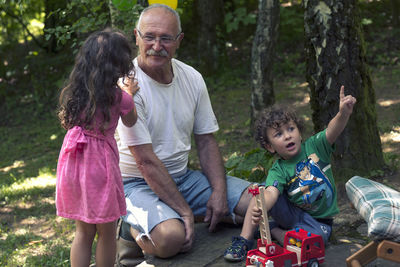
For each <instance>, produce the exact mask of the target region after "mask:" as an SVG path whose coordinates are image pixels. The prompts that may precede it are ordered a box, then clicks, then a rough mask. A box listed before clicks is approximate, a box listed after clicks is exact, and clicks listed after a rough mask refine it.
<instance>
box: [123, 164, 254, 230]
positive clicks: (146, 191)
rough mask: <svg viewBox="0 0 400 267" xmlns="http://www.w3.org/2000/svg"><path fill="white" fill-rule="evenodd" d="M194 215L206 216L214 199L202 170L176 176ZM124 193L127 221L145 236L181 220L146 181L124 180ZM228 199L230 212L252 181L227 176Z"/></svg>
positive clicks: (125, 217) (136, 179) (138, 179)
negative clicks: (172, 221)
mask: <svg viewBox="0 0 400 267" xmlns="http://www.w3.org/2000/svg"><path fill="white" fill-rule="evenodd" d="M173 179H174V180H175V182H176V185H177V187H178V190H179V191H180V192H181V194H182V196H183V197H184V198H185V200H186V202H187V203H188V204H189V206H190V208H191V209H192V212H193V214H194V215H195V216H196V215H203V216H205V215H206V210H207V207H206V206H207V201H208V199H209V198H210V196H211V193H212V188H211V185H210V183H209V182H208V179H207V177H206V176H205V175H204V174H203V173H202V172H200V171H193V170H188V171H187V172H186V173H185V174H184V175H182V176H179V177H173ZM123 180H124V191H125V200H126V209H127V215H126V216H124V217H123V220H124V221H125V222H127V223H129V224H130V225H131V226H132V227H133V228H134V229H136V230H137V231H139V233H141V235H146V236H148V235H149V233H150V231H151V230H152V229H153V228H154V227H155V226H156V225H158V224H159V223H161V222H163V221H165V220H168V219H180V220H182V219H181V217H180V216H179V214H178V213H177V212H176V211H175V210H173V209H171V208H170V207H169V206H168V205H167V204H165V203H164V202H163V201H161V200H160V199H159V198H158V196H157V195H156V194H155V193H154V192H153V191H152V190H151V189H150V187H149V186H148V184H147V183H146V181H145V180H144V179H142V178H124V179H123ZM226 183H227V200H228V208H229V213H230V214H231V215H232V216H233V210H234V209H235V207H236V205H237V204H238V203H239V200H240V197H241V195H242V193H243V191H244V190H246V188H247V187H248V186H249V185H250V183H249V182H247V181H245V180H242V179H239V178H236V177H232V176H227V177H226Z"/></svg>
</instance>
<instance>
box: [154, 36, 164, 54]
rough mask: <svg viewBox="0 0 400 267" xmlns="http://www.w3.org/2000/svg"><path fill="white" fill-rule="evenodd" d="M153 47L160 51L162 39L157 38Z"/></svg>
mask: <svg viewBox="0 0 400 267" xmlns="http://www.w3.org/2000/svg"><path fill="white" fill-rule="evenodd" d="M153 49H154V50H155V51H160V50H161V49H162V45H161V39H159V38H156V39H155V40H154V43H153Z"/></svg>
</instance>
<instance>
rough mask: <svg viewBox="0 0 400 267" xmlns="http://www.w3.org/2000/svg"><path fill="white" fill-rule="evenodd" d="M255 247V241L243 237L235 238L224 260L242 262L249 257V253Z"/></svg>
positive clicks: (226, 251)
mask: <svg viewBox="0 0 400 267" xmlns="http://www.w3.org/2000/svg"><path fill="white" fill-rule="evenodd" d="M252 247H253V240H247V239H246V238H244V237H241V236H234V237H233V238H232V244H231V246H230V247H229V248H227V249H226V250H225V253H224V258H225V260H227V261H235V262H238V261H242V260H243V259H245V258H246V256H247V251H249V249H251V248H252Z"/></svg>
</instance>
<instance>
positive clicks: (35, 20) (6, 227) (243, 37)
mask: <svg viewBox="0 0 400 267" xmlns="http://www.w3.org/2000/svg"><path fill="white" fill-rule="evenodd" d="M259 2H260V3H261V2H266V1H261V0H260V1H256V0H250V1H244V0H224V1H222V0H220V1H219V0H218V1H206V0H203V1H202V0H198V1H196V0H180V1H178V8H177V11H178V12H179V13H180V15H181V19H182V28H183V30H184V32H185V38H184V40H183V42H182V44H181V47H180V49H179V50H178V55H177V57H178V58H179V59H180V60H182V61H184V62H186V63H188V64H190V65H192V66H194V67H195V68H197V69H199V70H200V71H201V72H202V73H203V74H204V77H205V80H206V83H207V86H208V90H209V94H210V97H211V100H212V104H213V108H214V111H215V113H216V116H217V118H218V121H219V124H220V131H219V132H218V133H217V135H216V136H217V140H218V142H219V145H220V148H221V151H222V155H223V157H224V160H225V162H226V167H227V170H228V171H229V172H230V173H231V174H234V175H237V176H239V177H242V178H244V179H248V180H251V181H261V180H262V177H264V176H265V173H266V172H267V171H268V168H269V166H270V164H271V163H272V161H273V158H271V157H270V156H269V155H268V154H266V153H265V151H264V150H261V149H260V148H258V145H257V144H256V142H255V141H254V140H253V137H252V121H253V116H254V110H253V108H254V100H253V96H254V91H255V88H254V86H255V85H254V82H253V80H252V77H254V76H253V75H254V74H253V72H254V71H253V69H252V68H253V67H254V54H253V56H252V47H253V46H254V40H255V36H256V34H257V33H256V31H257V24H259V23H260V21H258V20H257V16H258V14H260V10H259ZM270 2H275V3H278V4H279V9H278V10H279V15H280V19H279V23H278V24H279V27H278V28H277V32H276V41H275V42H274V43H273V44H274V50H273V53H272V61H271V62H272V63H273V64H272V63H271V64H270V68H269V72H270V74H269V75H270V78H271V79H272V80H273V83H271V84H272V85H271V88H269V89H270V90H271V89H273V98H272V99H273V102H278V103H283V104H287V105H290V106H292V107H294V108H295V109H296V111H297V112H298V114H299V115H301V116H302V117H303V118H304V119H305V122H306V132H305V133H304V134H305V137H307V136H309V135H311V134H312V133H313V132H314V131H315V130H316V129H317V128H318V127H316V123H315V122H316V118H317V116H318V114H317V115H316V112H315V107H313V106H312V103H311V102H312V97H313V96H312V93H313V89H312V88H313V85H312V84H311V85H310V83H309V81H310V79H309V69H310V67H309V63H307V62H309V61H310V59H309V57H310V54H309V53H307V52H306V51H307V45H308V41H307V37H306V35H307V34H306V33H305V20H306V19H305V18H306V16H307V10H306V6H307V5H305V4H304V3H301V2H300V1H296V0H292V1H283V0H282V1H270ZM305 2H313V1H305ZM314 2H318V1H314ZM321 2H327V3H328V2H331V1H327V0H326V1H321ZM337 2H341V1H337ZM349 2H354V3H355V4H356V5H357V7H358V11H359V12H358V13H357V17H355V18H354V19H355V20H357V21H358V22H359V23H360V25H361V29H362V37H363V39H362V43H361V44H362V46H363V50H365V59H366V60H365V63H366V64H367V66H368V70H367V73H368V75H370V77H371V84H372V88H373V90H372V92H369V95H368V96H369V97H371V98H372V99H373V104H374V107H375V108H376V114H375V115H376V121H375V122H374V123H376V126H377V129H378V131H379V141H380V144H379V152H380V151H381V152H382V157H383V162H384V164H381V167H380V168H374V169H372V170H366V171H365V173H363V175H364V176H366V177H369V178H372V179H376V180H379V181H381V182H384V183H386V184H388V185H389V186H390V185H391V184H392V183H398V182H399V181H397V180H394V179H398V177H399V176H398V172H397V170H398V167H399V165H400V94H399V93H400V90H399V89H400V83H399V77H400V60H399V58H400V37H399V36H400V35H399V33H400V27H399V3H398V1H396V0H383V1H377V0H375V1H373V0H360V1H349ZM218 3H219V5H217V4H218ZM207 4H208V5H213V6H212V8H210V6H208V7H207ZM146 5H147V1H137V5H133V4H132V1H122V0H121V1H94V0H83V1H77V0H69V1H57V0H25V1H22V0H19V1H18V0H11V1H10V0H0V18H1V21H0V31H1V35H0V266H69V248H70V243H71V240H72V238H73V232H74V224H73V223H72V222H71V221H69V220H65V219H62V218H59V217H56V216H55V206H54V191H55V171H56V164H57V157H58V153H59V149H60V146H61V143H62V140H63V137H64V134H65V130H63V129H62V128H61V127H60V124H59V122H58V120H57V117H56V112H55V110H56V108H57V97H58V93H59V89H60V88H62V86H63V84H64V82H65V80H66V79H67V77H68V74H69V71H70V70H71V67H72V65H73V60H74V57H75V54H76V52H77V49H78V48H79V46H80V44H81V42H82V41H83V40H84V39H85V38H86V37H87V35H88V34H89V33H90V32H92V31H95V30H99V29H102V28H104V27H106V26H110V25H113V26H116V27H118V28H120V29H122V30H124V31H125V33H127V35H129V36H130V37H131V38H132V41H133V38H134V36H132V30H133V27H134V26H133V25H134V23H135V21H136V19H137V17H138V14H139V12H140V10H141V9H143V6H146ZM205 17H209V18H218V19H217V20H215V21H214V22H213V23H212V25H213V28H211V29H210V20H208V21H207V20H204V18H205ZM204 36H207V38H204ZM209 60H211V61H209ZM333 60H334V59H333ZM317 113H318V112H317ZM359 134H360V136H362V135H363V133H362V132H360V133H359ZM364 145H365V146H371V145H372V144H370V143H365V144H364ZM361 149H362V148H361V147H360V150H361ZM337 162H338V161H337ZM189 164H190V166H191V167H194V168H198V167H199V164H198V161H197V157H196V150H194V151H192V153H191V157H190V162H189ZM360 165H361V163H360ZM343 169H344V168H337V170H336V173H335V176H336V180H337V183H338V187H341V186H342V185H343V183H344V182H345V181H347V180H348V179H349V178H350V177H351V175H353V174H354V173H352V170H351V169H346V170H345V171H342V172H341V171H340V170H343ZM355 169H356V168H355ZM357 171H358V170H357ZM396 177H397V178H396Z"/></svg>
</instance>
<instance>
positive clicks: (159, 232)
mask: <svg viewBox="0 0 400 267" xmlns="http://www.w3.org/2000/svg"><path fill="white" fill-rule="evenodd" d="M131 234H132V236H133V237H134V238H135V240H136V242H137V244H138V245H139V246H140V247H141V248H142V249H143V251H144V253H146V254H150V255H155V256H157V257H159V258H169V257H172V256H175V255H176V254H178V253H179V251H180V250H181V247H182V245H183V243H184V242H185V228H184V225H183V223H182V222H181V221H180V220H178V219H170V220H166V221H163V222H161V223H160V224H158V225H157V226H156V227H154V228H153V230H151V232H150V238H151V239H150V238H149V237H146V236H142V237H141V238H137V237H138V236H139V232H138V231H137V230H135V229H133V228H132V227H131Z"/></svg>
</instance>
